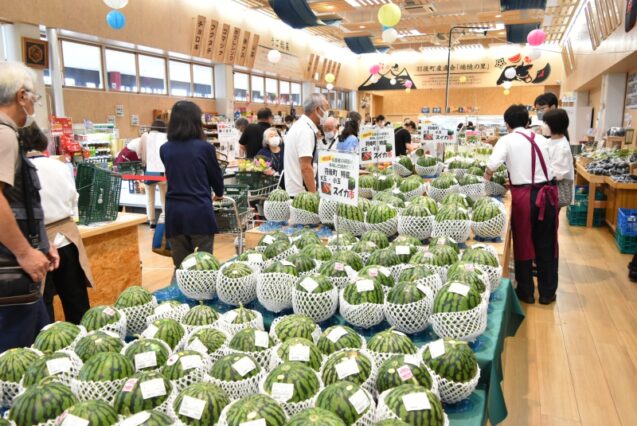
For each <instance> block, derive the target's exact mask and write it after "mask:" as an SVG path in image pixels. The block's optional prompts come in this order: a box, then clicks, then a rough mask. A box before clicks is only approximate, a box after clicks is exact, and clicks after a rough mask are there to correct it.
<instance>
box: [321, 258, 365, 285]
mask: <svg viewBox="0 0 637 426" xmlns="http://www.w3.org/2000/svg"><path fill="white" fill-rule="evenodd" d="M361 262H362V261H361ZM346 266H348V265H347V263H345V262H343V261H341V260H334V259H332V260H328V261H327V262H324V263H323V264H322V265H321V267H320V268H319V273H318V274H315V275H318V276H322V277H323V278H326V277H332V278H347V277H348V275H347V271H346V270H345V267H346ZM326 279H327V278H326ZM328 281H329V279H328Z"/></svg>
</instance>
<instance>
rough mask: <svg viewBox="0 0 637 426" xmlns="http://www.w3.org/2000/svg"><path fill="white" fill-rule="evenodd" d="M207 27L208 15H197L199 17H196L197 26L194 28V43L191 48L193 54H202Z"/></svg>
mask: <svg viewBox="0 0 637 426" xmlns="http://www.w3.org/2000/svg"><path fill="white" fill-rule="evenodd" d="M205 28H206V17H205V16H201V15H199V16H197V18H195V28H194V30H193V35H192V45H191V48H190V54H191V55H192V56H199V55H200V54H201V47H202V44H203V36H204V29H205Z"/></svg>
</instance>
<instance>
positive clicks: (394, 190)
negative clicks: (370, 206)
mask: <svg viewBox="0 0 637 426" xmlns="http://www.w3.org/2000/svg"><path fill="white" fill-rule="evenodd" d="M392 192H393V193H394V194H396V195H398V194H400V189H398V188H394V189H393V190H392Z"/></svg>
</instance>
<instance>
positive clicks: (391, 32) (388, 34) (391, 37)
mask: <svg viewBox="0 0 637 426" xmlns="http://www.w3.org/2000/svg"><path fill="white" fill-rule="evenodd" d="M397 38H398V31H396V29H395V28H389V29H387V30H385V31H383V41H384V42H385V43H393V42H395V41H396V39H397Z"/></svg>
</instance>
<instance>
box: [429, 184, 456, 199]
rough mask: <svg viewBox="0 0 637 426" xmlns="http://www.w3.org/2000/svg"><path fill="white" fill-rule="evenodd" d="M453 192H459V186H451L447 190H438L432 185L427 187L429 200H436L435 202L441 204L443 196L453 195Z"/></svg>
mask: <svg viewBox="0 0 637 426" xmlns="http://www.w3.org/2000/svg"><path fill="white" fill-rule="evenodd" d="M454 192H460V185H452V186H451V187H449V188H447V189H439V188H435V187H433V186H432V185H429V192H428V194H429V196H430V197H431V198H433V199H434V200H436V202H438V203H439V202H441V201H442V199H443V198H445V196H446V195H447V194H453V193H454Z"/></svg>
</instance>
